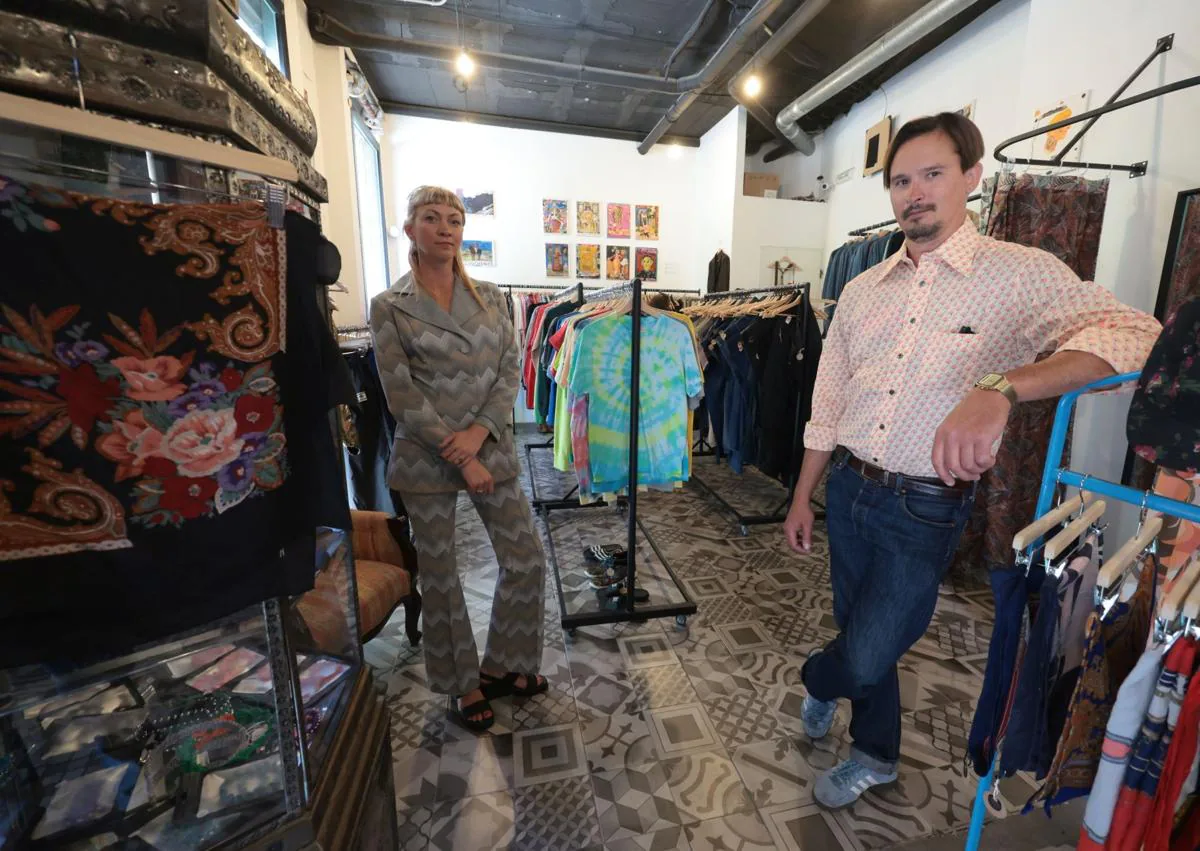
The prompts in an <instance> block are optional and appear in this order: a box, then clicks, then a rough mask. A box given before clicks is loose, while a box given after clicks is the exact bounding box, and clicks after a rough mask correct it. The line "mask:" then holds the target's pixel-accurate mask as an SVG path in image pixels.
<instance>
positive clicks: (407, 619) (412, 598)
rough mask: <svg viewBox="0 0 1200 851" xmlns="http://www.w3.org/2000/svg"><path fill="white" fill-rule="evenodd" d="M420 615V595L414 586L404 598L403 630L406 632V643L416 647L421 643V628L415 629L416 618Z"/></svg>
mask: <svg viewBox="0 0 1200 851" xmlns="http://www.w3.org/2000/svg"><path fill="white" fill-rule="evenodd" d="M420 617H421V595H420V593H419V592H418V591H417V590H416V589H415V588H414V589H413V591H412V593H411V594H409V595H408V597H407V598H406V599H405V600H404V631H405V632H406V633H407V634H408V643H409V644H411V645H412V646H413V647H416V646H417V645H418V644H420V643H421V630H419V629H417V619H418V618H420Z"/></svg>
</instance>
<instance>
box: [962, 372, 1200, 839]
mask: <svg viewBox="0 0 1200 851" xmlns="http://www.w3.org/2000/svg"><path fill="white" fill-rule="evenodd" d="M1140 377H1141V376H1140V373H1136V372H1131V373H1127V374H1125V375H1115V376H1113V377H1111V378H1105V379H1103V380H1101V381H1097V382H1095V383H1093V384H1089V385H1087V386H1086V387H1081V388H1079V389H1078V390H1073V391H1071V392H1070V393H1067V394H1065V395H1064V396H1063V397H1062V398H1061V399H1060V400H1059V402H1058V409H1057V410H1056V411H1055V414H1054V428H1053V429H1052V430H1051V432H1050V448H1049V451H1048V452H1047V454H1046V468H1045V470H1044V471H1043V472H1042V487H1041V491H1040V492H1039V493H1038V503H1037V511H1036V512H1035V514H1034V519H1036V518H1038V517H1041V516H1042V515H1043V514H1045V513H1046V512H1047V511H1049V510H1050V509H1051V507H1052V505H1051V503H1052V502H1053V501H1054V496H1055V492H1056V491H1057V490H1058V487H1059V485H1065V486H1067V487H1075V488H1086V489H1087V490H1088V491H1090V492H1091V493H1095V494H1099V495H1102V496H1105V497H1107V498H1108V499H1113V500H1117V501H1119V502H1124V503H1128V504H1130V505H1136V506H1138V507H1142V508H1145V509H1148V510H1150V511H1159V512H1161V513H1163V514H1166V515H1169V516H1172V517H1182V518H1183V519H1184V520H1190V521H1192V522H1193V523H1200V506H1197V505H1192V504H1190V503H1187V502H1180V501H1179V500H1175V499H1168V498H1167V497H1164V496H1159V495H1157V494H1153V493H1147V492H1145V491H1140V490H1137V489H1136V488H1131V487H1127V486H1125V485H1118V484H1116V483H1114V482H1110V481H1106V480H1105V479H1098V478H1096V477H1094V476H1089V475H1085V474H1083V473H1079V472H1077V471H1075V470H1071V469H1068V468H1067V467H1066V466H1063V465H1062V455H1063V448H1064V447H1065V446H1066V442H1067V430H1068V429H1069V428H1070V425H1071V411H1072V409H1073V408H1074V407H1075V402H1076V400H1077V399H1078V398H1079V397H1080V396H1082V395H1084V394H1085V393H1091V392H1093V391H1097V390H1111V389H1113V388H1115V387H1119V386H1120V385H1122V384H1127V383H1129V382H1131V381H1137V380H1138V378H1140ZM1039 545H1040V541H1034V542H1033V543H1032V544H1031V545H1030V551H1033V550H1034V549H1036V548H1037V547H1038V546H1039ZM995 774H996V760H995V756H994V755H993V757H992V763H991V765H990V766H989V767H988V773H987V774H986V775H984V776H983V777H982V778H980V780H979V786H978V788H977V789H976V790H975V805H974V807H973V808H972V810H971V827H970V829H969V830H968V832H967V845H966V851H978V848H979V842H980V839H981V838H982V835H983V822H984V819H985V818H986V814H987V797H988V795H989V794H990V793H991V791H992V787H993V785H994V783H995Z"/></svg>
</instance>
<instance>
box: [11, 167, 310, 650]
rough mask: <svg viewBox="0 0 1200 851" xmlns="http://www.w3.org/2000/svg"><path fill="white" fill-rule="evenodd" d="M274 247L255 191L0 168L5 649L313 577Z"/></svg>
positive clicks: (267, 591) (130, 628)
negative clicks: (294, 479) (206, 194)
mask: <svg viewBox="0 0 1200 851" xmlns="http://www.w3.org/2000/svg"><path fill="white" fill-rule="evenodd" d="M287 248H288V246H287V239H286V236H285V232H284V231H283V230H281V229H277V228H272V227H271V226H270V225H269V223H268V221H267V217H266V212H265V209H264V207H263V205H261V204H257V203H249V202H247V203H241V204H224V205H208V204H204V205H187V204H178V205H150V204H142V203H138V202H130V201H119V200H113V199H108V198H96V197H91V196H84V195H79V194H75V193H70V192H64V191H60V190H56V189H50V188H46V187H39V186H34V185H22V184H19V183H16V182H12V181H9V180H5V179H3V178H0V256H3V257H4V258H5V261H6V262H5V272H4V283H3V285H2V287H0V667H5V666H7V665H11V664H15V663H20V662H23V661H32V660H39V661H44V660H45V659H47V658H48V657H50V656H53V655H55V654H56V653H58V652H60V651H61V652H65V653H69V654H72V655H74V654H76V652H77V651H79V650H81V649H83V648H80V647H78V646H73V645H78V644H79V643H80V642H87V643H88V645H89V646H88V647H87V649H88V650H89V651H94V652H105V650H106V649H107V650H113V649H121V648H123V647H124V646H128V645H129V644H132V643H135V642H141V641H145V640H149V639H152V638H155V637H158V636H159V635H161V634H164V633H167V632H174V631H177V630H180V629H185V628H188V627H190V626H194V625H197V624H200V623H203V622H206V621H208V620H211V619H212V618H215V617H219V616H223V615H226V614H230V613H232V612H234V611H236V610H238V609H240V608H242V607H244V606H247V605H249V604H252V603H255V602H258V601H261V600H263V599H266V598H267V597H271V596H278V595H283V594H291V593H298V592H300V591H303V590H305V589H306V588H308V587H311V584H312V564H313V551H314V550H313V528H312V526H311V525H307V524H306V521H308V520H310V519H311V517H310V516H309V515H307V514H305V512H303V511H298V510H297V501H296V500H297V496H296V495H295V494H293V493H289V491H291V490H294V489H293V488H289V487H285V483H286V482H288V480H289V476H290V475H291V473H290V463H291V462H290V455H291V453H290V452H289V450H290V449H291V447H290V446H289V440H288V436H289V435H288V431H287V429H286V428H285V419H284V411H285V405H284V403H285V401H286V398H287V395H288V392H289V390H288V388H289V383H290V384H291V385H292V386H293V387H295V385H296V384H297V381H295V380H292V381H289V368H290V369H291V371H292V372H291V375H293V376H294V377H295V378H296V379H300V380H303V378H302V376H300V375H296V369H295V365H294V364H288V363H287V361H286V358H285V357H284V354H283V352H284V349H285V348H286V345H285V342H284V341H285V340H286V338H287V328H286V326H287V303H288V297H287V296H288V285H287V278H288V256H287V255H288V250H287ZM289 404H290V403H289ZM10 639H11V640H10ZM14 641H15V642H16V644H15V646H14ZM100 645H103V646H100Z"/></svg>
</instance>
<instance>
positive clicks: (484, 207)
mask: <svg viewBox="0 0 1200 851" xmlns="http://www.w3.org/2000/svg"><path fill="white" fill-rule="evenodd" d="M454 194H455V195H457V196H458V197H459V199H460V200H461V201H462V202H463V206H464V207H466V209H467V215H470V216H494V215H496V196H495V194H494V193H492V192H491V191H488V192H476V193H468V192H464V191H463V190H461V189H456V190H455V192H454Z"/></svg>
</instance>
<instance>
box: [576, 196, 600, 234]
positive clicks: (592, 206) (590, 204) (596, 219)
mask: <svg viewBox="0 0 1200 851" xmlns="http://www.w3.org/2000/svg"><path fill="white" fill-rule="evenodd" d="M575 228H576V230H578V231H579V233H585V234H590V235H592V236H599V235H600V202H599V201H579V202H578V203H576V204H575Z"/></svg>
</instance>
